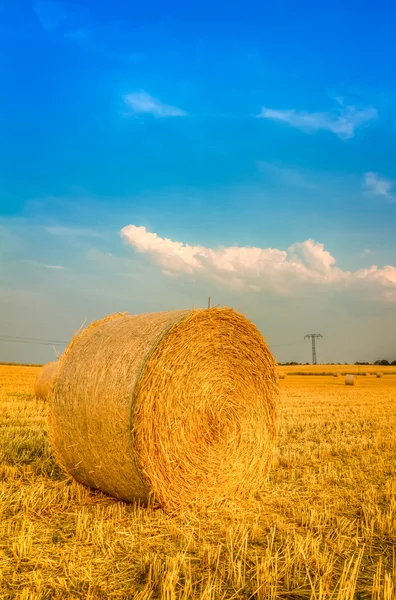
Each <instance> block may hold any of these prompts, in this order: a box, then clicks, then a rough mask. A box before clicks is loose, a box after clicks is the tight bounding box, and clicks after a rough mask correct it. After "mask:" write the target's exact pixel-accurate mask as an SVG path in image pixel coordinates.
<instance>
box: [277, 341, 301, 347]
mask: <svg viewBox="0 0 396 600" xmlns="http://www.w3.org/2000/svg"><path fill="white" fill-rule="evenodd" d="M297 344H301V342H291V343H290V344H270V346H271V348H281V347H283V346H297Z"/></svg>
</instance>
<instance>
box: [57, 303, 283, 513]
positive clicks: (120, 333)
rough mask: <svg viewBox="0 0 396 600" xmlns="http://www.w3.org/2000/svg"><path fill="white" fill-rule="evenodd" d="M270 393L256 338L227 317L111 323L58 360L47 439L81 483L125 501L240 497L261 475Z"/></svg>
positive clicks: (273, 400)
mask: <svg viewBox="0 0 396 600" xmlns="http://www.w3.org/2000/svg"><path fill="white" fill-rule="evenodd" d="M278 393H279V388H278V384H277V381H276V371H275V361H274V359H273V356H272V354H271V352H270V350H269V349H268V346H267V344H266V342H265V340H264V338H263V337H262V335H261V334H260V332H259V331H258V330H257V328H256V327H255V326H254V325H253V324H252V323H251V322H250V321H248V320H247V319H246V318H245V317H243V316H242V315H240V314H238V313H236V312H235V311H233V310H231V309H225V308H224V309H220V308H219V309H217V308H213V309H210V310H195V311H173V312H166V313H152V314H144V315H134V316H131V315H127V314H123V315H116V316H112V317H110V318H107V319H105V320H103V321H99V322H96V323H94V324H93V325H91V326H90V327H88V328H87V329H86V330H84V331H83V332H81V333H79V334H78V335H77V336H75V338H74V339H73V340H72V342H71V344H70V346H69V347H68V348H67V349H66V351H65V353H64V354H63V356H62V358H61V366H60V370H59V376H58V378H57V381H56V385H55V390H54V396H53V402H52V407H51V411H50V417H49V425H50V439H51V441H52V445H53V447H54V450H55V453H56V455H57V457H58V459H59V462H60V463H61V464H63V466H64V467H65V468H66V469H67V470H68V471H69V473H71V474H72V475H73V476H74V477H75V478H76V479H77V480H78V481H80V482H82V483H84V484H86V485H88V486H90V487H93V488H97V489H100V490H102V491H104V492H107V493H109V494H111V495H113V496H115V497H117V498H121V499H124V500H127V501H134V500H139V501H141V502H143V503H146V502H147V501H148V499H149V497H150V496H154V498H155V499H156V500H157V501H158V502H159V503H160V504H162V505H163V506H164V507H167V508H170V509H173V508H179V507H181V506H183V505H187V504H189V503H190V502H192V501H202V502H208V501H209V502H210V501H212V500H213V499H215V498H218V497H222V498H224V497H230V496H233V495H239V494H242V495H245V494H248V493H252V492H254V491H255V490H256V489H257V488H258V487H259V486H260V484H261V483H262V482H263V479H264V477H265V475H266V473H267V471H268V468H269V463H270V458H271V448H272V445H273V441H274V438H275V434H276V406H277V397H278Z"/></svg>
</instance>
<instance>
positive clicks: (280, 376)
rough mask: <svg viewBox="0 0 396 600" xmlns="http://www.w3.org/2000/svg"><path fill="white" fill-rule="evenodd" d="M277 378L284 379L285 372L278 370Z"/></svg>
mask: <svg viewBox="0 0 396 600" xmlns="http://www.w3.org/2000/svg"><path fill="white" fill-rule="evenodd" d="M278 379H286V373H285V372H284V371H280V372H279V373H278Z"/></svg>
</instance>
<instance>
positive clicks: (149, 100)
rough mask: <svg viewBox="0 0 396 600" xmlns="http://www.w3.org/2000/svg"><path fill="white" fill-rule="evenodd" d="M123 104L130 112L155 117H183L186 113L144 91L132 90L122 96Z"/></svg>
mask: <svg viewBox="0 0 396 600" xmlns="http://www.w3.org/2000/svg"><path fill="white" fill-rule="evenodd" d="M124 101H125V104H126V105H127V107H128V109H129V110H130V112H131V113H132V114H136V115H143V114H145V115H154V116H155V117H185V116H186V115H187V113H186V112H185V111H184V110H181V109H180V108H176V106H170V105H169V104H163V103H162V102H161V101H160V100H158V99H157V98H153V96H150V94H147V93H146V92H132V93H131V94H126V95H125V96H124Z"/></svg>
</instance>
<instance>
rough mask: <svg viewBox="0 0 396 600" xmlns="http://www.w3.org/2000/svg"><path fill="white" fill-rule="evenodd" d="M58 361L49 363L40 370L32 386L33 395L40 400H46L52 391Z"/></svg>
mask: <svg viewBox="0 0 396 600" xmlns="http://www.w3.org/2000/svg"><path fill="white" fill-rule="evenodd" d="M57 371H58V361H54V362H50V363H48V364H46V365H44V367H43V368H42V369H40V371H39V373H38V375H37V377H36V383H35V386H34V395H35V396H36V398H40V399H41V400H47V399H48V397H49V396H50V394H51V393H52V391H53V389H54V384H55V379H56V374H57Z"/></svg>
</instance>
